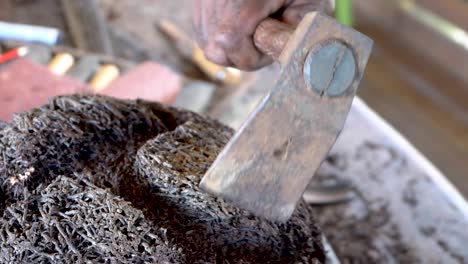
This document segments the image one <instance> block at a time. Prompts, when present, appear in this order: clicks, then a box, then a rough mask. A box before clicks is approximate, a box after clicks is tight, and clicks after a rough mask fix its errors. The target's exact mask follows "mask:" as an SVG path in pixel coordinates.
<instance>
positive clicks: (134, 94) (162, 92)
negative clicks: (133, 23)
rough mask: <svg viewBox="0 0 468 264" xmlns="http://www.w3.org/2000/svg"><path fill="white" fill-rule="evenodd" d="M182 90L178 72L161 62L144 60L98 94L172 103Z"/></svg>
mask: <svg viewBox="0 0 468 264" xmlns="http://www.w3.org/2000/svg"><path fill="white" fill-rule="evenodd" d="M181 90H182V78H181V77H180V75H179V74H177V73H175V72H174V71H172V70H171V69H169V68H168V67H166V66H163V65H161V64H157V63H154V62H145V63H143V64H141V65H139V66H137V67H136V68H135V69H133V70H131V71H130V72H128V73H127V74H125V75H123V76H122V77H120V78H119V79H117V80H115V81H113V82H112V83H111V84H110V85H109V86H108V87H107V88H105V89H104V90H102V91H100V92H99V93H100V94H103V95H108V96H113V97H117V98H121V99H145V100H149V101H156V102H160V103H163V104H167V105H169V104H172V103H174V102H175V100H176V98H177V96H178V95H179V93H180V91H181Z"/></svg>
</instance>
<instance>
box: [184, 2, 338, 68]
mask: <svg viewBox="0 0 468 264" xmlns="http://www.w3.org/2000/svg"><path fill="white" fill-rule="evenodd" d="M331 2H332V1H330V0H195V3H194V12H193V13H194V16H193V18H194V25H195V29H196V34H197V37H198V43H199V45H200V46H201V47H202V48H203V50H204V51H205V56H206V57H207V59H209V60H210V61H212V62H214V63H217V64H220V65H224V66H233V67H236V68H239V69H242V70H255V69H258V68H261V67H263V66H266V65H268V64H270V63H271V62H272V61H271V58H269V57H268V56H266V55H264V54H262V53H261V52H260V51H258V50H257V48H256V47H255V44H254V42H253V35H254V33H255V30H256V28H257V26H258V25H259V24H260V22H261V21H262V20H264V19H265V18H267V17H269V16H273V17H274V18H277V19H279V20H280V21H282V22H284V23H287V24H290V25H293V26H296V25H297V24H298V23H299V22H300V21H301V20H302V18H303V16H304V15H305V14H307V13H308V12H311V11H324V12H327V11H330V10H331Z"/></svg>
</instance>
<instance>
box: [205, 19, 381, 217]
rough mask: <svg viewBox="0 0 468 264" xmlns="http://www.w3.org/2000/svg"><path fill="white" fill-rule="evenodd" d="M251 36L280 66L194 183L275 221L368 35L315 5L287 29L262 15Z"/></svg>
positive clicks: (337, 123) (363, 60)
mask: <svg viewBox="0 0 468 264" xmlns="http://www.w3.org/2000/svg"><path fill="white" fill-rule="evenodd" d="M254 42H255V45H256V46H257V48H258V49H259V50H260V51H262V52H263V53H265V54H268V55H270V56H271V57H272V58H274V59H275V60H276V61H278V62H279V63H280V64H281V68H282V69H281V73H280V75H279V78H278V80H277V83H276V86H275V87H274V88H273V89H272V90H271V91H270V92H269V94H268V95H267V96H266V97H265V98H264V99H263V101H262V102H261V103H259V105H258V106H257V108H256V109H255V110H254V111H253V113H252V114H251V115H250V117H249V118H248V119H247V121H246V122H245V123H244V124H243V125H242V127H241V128H240V129H239V130H238V131H237V133H236V134H235V135H234V136H233V138H232V139H231V140H230V142H229V143H228V144H227V145H226V147H225V149H224V150H223V151H222V152H221V153H220V155H219V156H218V157H217V159H216V161H215V162H214V163H213V165H212V166H211V168H210V169H209V170H208V172H207V173H206V175H205V176H204V177H203V179H202V181H201V183H200V185H201V187H202V188H203V189H204V190H206V191H208V192H210V193H213V194H215V195H218V196H221V197H223V198H225V199H226V200H228V201H230V202H232V203H233V204H235V205H237V206H239V207H241V208H244V209H247V210H249V211H251V212H252V213H253V214H255V215H257V216H261V217H264V218H267V219H270V220H273V221H280V222H283V221H286V220H288V219H289V218H290V216H291V215H292V213H293V212H294V209H295V206H296V204H297V202H298V201H299V200H300V199H301V197H302V195H303V193H304V191H305V189H306V187H307V185H308V183H309V182H310V180H311V178H312V177H313V175H314V173H315V172H316V170H317V168H318V167H319V166H320V164H321V163H322V162H323V160H324V159H325V158H326V156H327V154H328V152H329V151H330V149H331V147H332V146H333V144H334V143H335V141H336V139H337V137H338V135H339V134H340V132H341V130H342V128H343V125H344V122H345V120H346V117H347V115H348V113H349V110H350V108H351V103H352V101H353V98H354V96H355V94H356V90H357V88H358V86H359V83H360V80H361V78H362V76H363V73H364V70H365V67H366V65H367V61H368V59H369V56H370V52H371V49H372V43H373V42H372V40H371V39H369V38H368V37H366V36H365V35H363V34H361V33H359V32H357V31H356V30H354V29H351V28H348V27H346V26H344V25H342V24H340V23H339V22H338V21H336V20H335V19H333V18H331V17H328V16H326V15H323V14H320V13H316V12H313V13H310V14H308V15H306V16H305V17H304V19H303V20H302V22H301V23H300V24H299V26H298V27H297V29H296V30H295V31H293V30H292V29H291V28H290V27H289V26H288V25H286V24H283V23H281V22H279V21H277V20H274V19H271V18H268V19H266V20H264V21H263V22H261V23H260V25H259V26H258V27H257V29H256V32H255V34H254Z"/></svg>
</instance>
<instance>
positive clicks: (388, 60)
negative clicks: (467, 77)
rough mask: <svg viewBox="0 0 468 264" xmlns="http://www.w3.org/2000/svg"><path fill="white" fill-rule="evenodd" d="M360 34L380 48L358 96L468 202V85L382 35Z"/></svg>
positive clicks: (374, 33)
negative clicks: (439, 172)
mask: <svg viewBox="0 0 468 264" xmlns="http://www.w3.org/2000/svg"><path fill="white" fill-rule="evenodd" d="M359 30H360V31H362V32H364V33H366V34H368V35H369V36H371V37H372V38H373V39H374V40H375V43H376V47H375V50H374V52H373V55H372V58H371V60H370V62H369V65H368V68H367V71H366V74H365V78H364V81H363V83H362V86H361V89H360V91H359V95H360V96H361V97H362V98H363V99H364V100H365V101H366V102H367V103H368V104H369V105H370V106H371V107H372V108H373V109H374V110H376V111H377V112H378V113H379V114H381V115H382V116H383V117H384V118H385V119H386V120H387V121H389V122H390V123H391V124H392V125H393V126H394V127H395V128H396V129H398V130H399V131H400V132H401V133H402V134H403V135H405V136H406V137H407V138H408V139H409V140H410V141H411V142H412V143H413V144H414V145H415V146H416V147H417V148H418V149H419V150H420V151H421V152H422V153H423V154H424V155H425V156H426V157H428V158H429V159H430V160H431V161H432V162H433V163H434V164H435V165H436V166H437V167H438V168H439V169H440V170H441V171H442V172H443V173H444V174H445V175H446V176H447V177H448V178H449V179H450V180H451V181H452V182H453V183H454V184H455V186H456V187H457V188H458V189H459V190H460V191H461V192H462V193H463V194H464V195H465V197H468V84H466V83H463V82H462V81H459V80H457V79H455V78H453V76H450V74H449V73H447V72H446V71H445V70H444V69H441V68H439V67H438V66H437V65H433V64H432V63H431V62H429V61H428V60H427V59H426V58H424V57H420V56H419V57H418V56H417V55H415V53H416V52H412V50H411V49H408V47H405V45H404V44H403V43H398V41H392V39H394V38H392V37H391V36H388V35H387V36H386V35H384V34H383V33H382V32H381V31H377V30H374V29H372V28H366V27H361V28H360V29H359ZM467 73H468V69H467Z"/></svg>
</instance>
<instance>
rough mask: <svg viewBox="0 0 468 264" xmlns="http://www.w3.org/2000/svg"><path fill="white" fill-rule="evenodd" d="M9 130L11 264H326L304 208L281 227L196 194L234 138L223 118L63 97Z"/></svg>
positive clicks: (0, 157)
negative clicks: (220, 152) (202, 180)
mask: <svg viewBox="0 0 468 264" xmlns="http://www.w3.org/2000/svg"><path fill="white" fill-rule="evenodd" d="M0 132H1V133H0V180H1V183H2V184H1V187H2V193H1V194H2V196H1V202H2V203H1V206H0V210H1V214H2V219H1V220H0V250H1V254H0V262H2V263H3V262H14V263H17V262H20V263H21V262H22V263H37V262H44V263H50V262H53V263H57V262H59V263H61V262H65V263H69V262H86V261H90V262H92V263H114V262H118V263H206V262H210V263H291V262H295V263H297V262H299V263H314V261H315V262H323V261H324V258H325V257H324V251H323V249H322V245H321V243H320V234H319V231H318V229H317V228H316V227H315V225H314V222H313V219H312V216H311V213H310V209H309V208H308V207H307V206H306V205H304V204H300V205H299V207H298V209H297V210H296V213H295V214H294V216H293V218H292V219H291V220H290V221H289V222H287V223H285V224H275V223H270V222H267V221H264V220H260V219H258V218H256V217H254V216H252V215H251V214H249V213H248V212H246V211H243V210H240V209H237V208H235V207H233V206H231V205H229V204H227V203H225V202H224V201H222V200H221V199H218V198H216V197H213V196H210V195H208V194H205V193H203V192H202V191H201V190H200V189H199V188H198V183H199V181H200V179H201V177H202V176H203V174H204V173H205V171H206V170H207V169H208V167H209V166H210V164H211V163H212V162H213V160H214V159H215V157H216V155H217V154H218V153H219V151H220V150H221V149H222V147H223V146H224V144H225V143H226V142H227V141H228V139H229V137H230V136H231V135H232V131H231V130H230V129H229V128H227V127H225V126H222V125H220V124H219V123H217V122H215V121H213V120H210V119H207V118H204V117H201V116H198V115H196V114H193V113H190V112H186V111H182V110H178V109H174V108H167V107H163V106H161V105H159V104H156V103H149V102H144V101H121V100H116V99H111V98H108V97H101V96H91V95H89V96H87V95H85V96H64V97H57V98H54V99H52V100H51V101H50V103H49V104H47V105H45V106H43V107H42V108H39V109H35V110H32V111H30V112H28V113H23V114H20V115H16V116H15V117H14V119H13V121H12V122H10V123H7V124H3V125H2V124H0Z"/></svg>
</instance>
